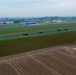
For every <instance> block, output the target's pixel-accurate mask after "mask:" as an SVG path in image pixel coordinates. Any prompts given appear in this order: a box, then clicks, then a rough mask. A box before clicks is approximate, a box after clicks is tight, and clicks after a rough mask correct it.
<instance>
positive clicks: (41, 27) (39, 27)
mask: <svg viewBox="0 0 76 75" xmlns="http://www.w3.org/2000/svg"><path fill="white" fill-rule="evenodd" d="M71 27H75V28H76V23H67V24H49V25H37V26H22V27H21V26H20V27H10V26H9V28H0V35H9V34H17V33H25V32H35V31H43V30H51V29H59V28H71Z"/></svg>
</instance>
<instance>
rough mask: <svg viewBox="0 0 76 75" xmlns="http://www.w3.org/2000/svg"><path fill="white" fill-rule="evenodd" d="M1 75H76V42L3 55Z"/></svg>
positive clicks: (0, 65) (0, 68)
mask: <svg viewBox="0 0 76 75" xmlns="http://www.w3.org/2000/svg"><path fill="white" fill-rule="evenodd" d="M0 75H76V42H74V43H67V44H63V45H57V46H53V47H48V48H43V49H39V50H35V51H31V52H27V53H20V54H15V55H11V56H6V57H1V58H0Z"/></svg>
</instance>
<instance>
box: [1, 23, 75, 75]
mask: <svg viewBox="0 0 76 75" xmlns="http://www.w3.org/2000/svg"><path fill="white" fill-rule="evenodd" d="M0 75H76V23H60V24H46V25H36V26H35V25H34V26H23V25H21V24H12V25H10V24H6V25H1V26H0Z"/></svg>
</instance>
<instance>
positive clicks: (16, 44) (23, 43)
mask: <svg viewBox="0 0 76 75" xmlns="http://www.w3.org/2000/svg"><path fill="white" fill-rule="evenodd" d="M74 41H76V31H71V32H63V33H57V34H48V35H43V36H36V37H31V38H30V37H28V38H21V39H16V40H9V41H2V42H0V57H2V56H7V55H12V54H17V53H22V52H28V51H33V50H36V49H41V48H46V47H50V46H54V45H59V44H64V43H69V42H74Z"/></svg>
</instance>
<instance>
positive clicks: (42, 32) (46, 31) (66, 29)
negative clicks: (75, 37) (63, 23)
mask: <svg viewBox="0 0 76 75" xmlns="http://www.w3.org/2000/svg"><path fill="white" fill-rule="evenodd" d="M70 30H76V28H65V29H53V30H45V31H39V32H28V33H22V34H11V35H5V36H0V39H4V38H15V37H20V36H28V35H35V34H45V33H50V32H60V31H70Z"/></svg>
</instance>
